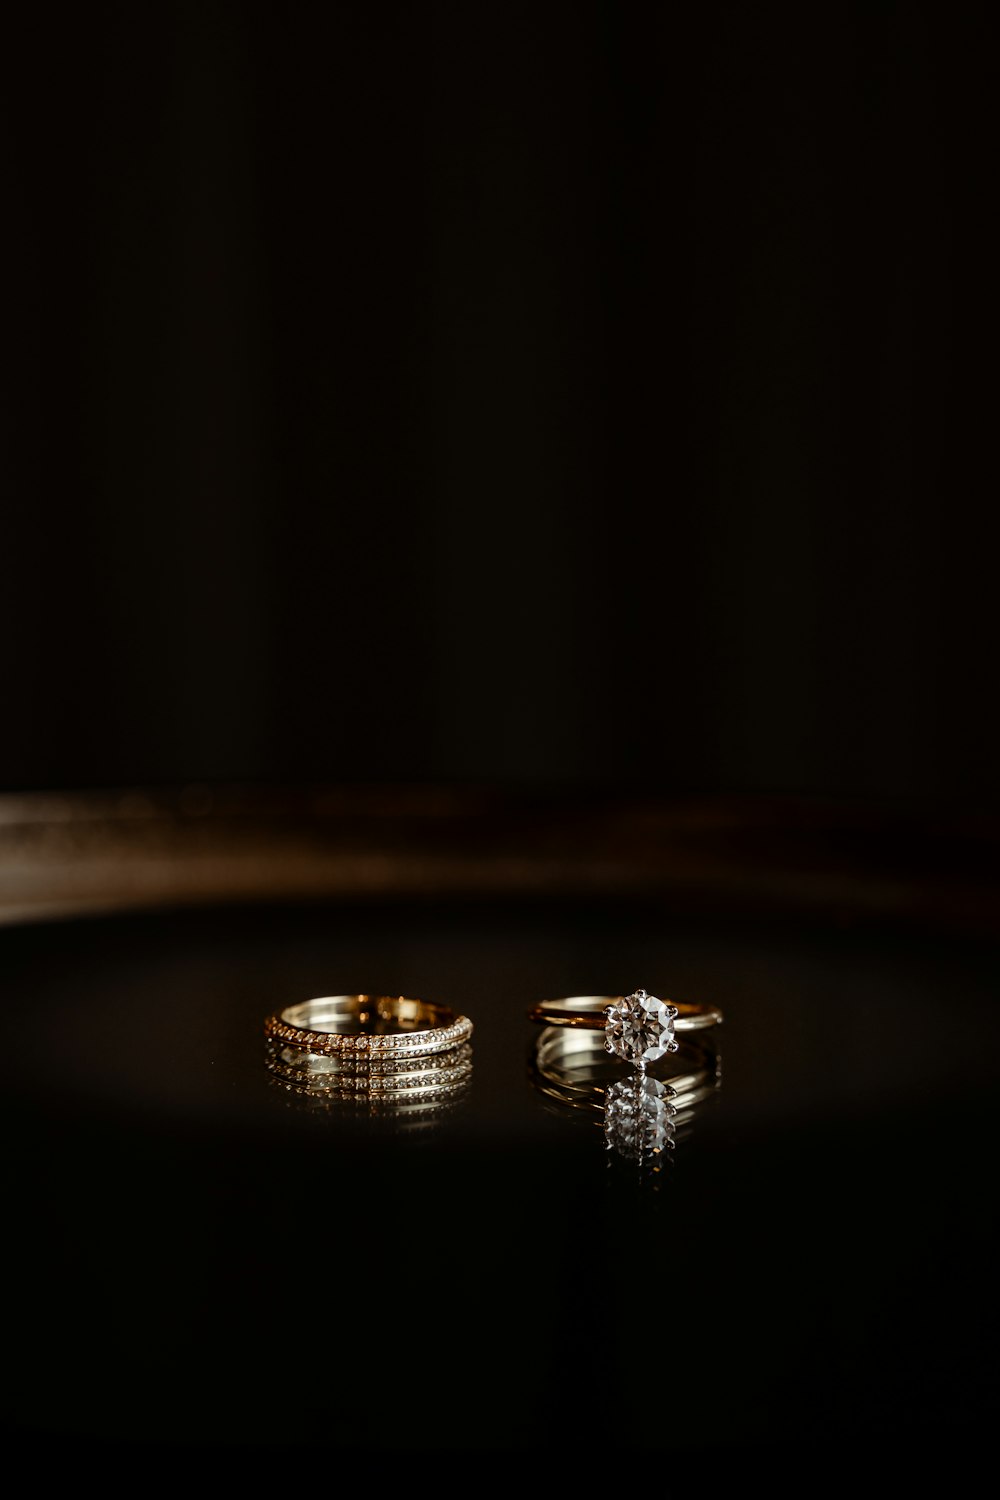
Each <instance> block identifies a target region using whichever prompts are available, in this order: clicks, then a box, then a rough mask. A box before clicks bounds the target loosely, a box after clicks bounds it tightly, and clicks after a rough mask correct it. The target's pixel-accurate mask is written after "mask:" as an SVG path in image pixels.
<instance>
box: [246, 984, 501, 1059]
mask: <svg viewBox="0 0 1000 1500" xmlns="http://www.w3.org/2000/svg"><path fill="white" fill-rule="evenodd" d="M264 1035H265V1037H266V1038H267V1039H268V1040H270V1041H273V1042H277V1043H281V1044H283V1045H285V1046H288V1047H296V1048H300V1049H301V1050H303V1051H305V1052H309V1053H314V1054H317V1055H321V1056H325V1057H332V1058H336V1059H338V1060H339V1061H343V1062H347V1061H352V1062H355V1063H357V1062H359V1061H361V1060H364V1061H366V1062H367V1061H368V1060H369V1059H370V1060H372V1061H373V1062H374V1061H377V1060H386V1059H391V1060H392V1061H393V1062H396V1061H399V1060H402V1059H406V1058H413V1057H428V1056H431V1055H433V1054H435V1053H438V1052H448V1051H450V1050H451V1048H453V1047H458V1046H461V1045H462V1044H463V1043H464V1042H468V1041H469V1039H470V1037H471V1036H472V1022H471V1021H470V1020H469V1018H468V1016H465V1015H461V1014H459V1013H458V1012H456V1011H454V1010H452V1009H451V1008H450V1007H448V1006H445V1005H435V1004H431V1003H430V1002H429V1001H427V1000H413V999H410V998H408V997H407V996H405V995H396V996H391V995H326V996H323V997H322V998H319V999H315V1000H303V1001H299V1002H298V1003H297V1004H294V1005H287V1006H285V1008H284V1010H281V1011H277V1012H275V1013H274V1014H273V1015H270V1016H268V1017H267V1019H266V1020H265V1022H264Z"/></svg>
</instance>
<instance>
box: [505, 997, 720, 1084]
mask: <svg viewBox="0 0 1000 1500" xmlns="http://www.w3.org/2000/svg"><path fill="white" fill-rule="evenodd" d="M528 1019H529V1020H531V1021H537V1022H540V1023H541V1024H542V1025H544V1026H567V1027H582V1028H583V1029H585V1030H588V1031H597V1030H600V1031H603V1032H604V1046H605V1048H606V1049H607V1051H608V1052H610V1053H611V1054H612V1055H613V1056H615V1057H619V1058H621V1059H622V1061H624V1062H630V1063H634V1064H635V1066H636V1067H639V1068H645V1067H646V1066H647V1065H648V1064H649V1063H652V1062H656V1061H657V1060H658V1059H659V1058H661V1057H664V1056H665V1055H666V1054H667V1053H668V1052H676V1050H677V1047H678V1045H679V1044H678V1041H677V1039H676V1036H675V1033H676V1032H688V1031H701V1030H704V1029H705V1028H706V1027H709V1026H718V1025H720V1024H721V1021H722V1012H721V1010H719V1009H718V1008H717V1007H716V1006H714V1005H699V1004H691V1003H689V1002H681V1001H672V1000H661V999H659V998H658V996H656V995H650V994H647V992H646V991H645V990H633V992H632V994H631V995H570V996H568V997H567V998H565V999H562V1000H541V1001H539V1002H538V1003H537V1004H536V1005H533V1006H532V1007H531V1009H530V1010H529V1011H528Z"/></svg>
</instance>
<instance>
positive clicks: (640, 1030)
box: [604, 990, 677, 1068]
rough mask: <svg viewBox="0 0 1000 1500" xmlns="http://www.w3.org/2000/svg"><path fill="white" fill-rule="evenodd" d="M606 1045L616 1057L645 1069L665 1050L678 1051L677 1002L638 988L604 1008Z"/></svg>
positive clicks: (665, 1051)
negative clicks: (662, 998) (667, 1000)
mask: <svg viewBox="0 0 1000 1500" xmlns="http://www.w3.org/2000/svg"><path fill="white" fill-rule="evenodd" d="M604 1014H605V1017H606V1021H605V1027H604V1045H605V1047H606V1048H607V1050H608V1051H609V1052H610V1053H612V1054H613V1055H614V1056H615V1057H620V1058H622V1059H623V1060H624V1061H625V1062H630V1063H635V1064H636V1065H637V1066H638V1067H640V1068H644V1067H645V1066H646V1064H647V1063H650V1062H655V1061H656V1059H657V1058H658V1057H663V1055H664V1053H667V1052H676V1051H677V1043H676V1041H675V1040H674V1017H675V1016H676V1015H677V1007H676V1005H668V1004H667V1003H666V1002H665V1001H663V1000H658V999H657V998H656V996H655V995H647V994H646V991H645V990H636V991H635V993H634V994H631V995H625V996H623V997H622V998H621V999H618V1000H615V1001H614V1002H613V1003H612V1004H611V1005H608V1006H606V1007H605V1010H604Z"/></svg>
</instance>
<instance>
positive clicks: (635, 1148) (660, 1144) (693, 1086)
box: [529, 1026, 722, 1175]
mask: <svg viewBox="0 0 1000 1500" xmlns="http://www.w3.org/2000/svg"><path fill="white" fill-rule="evenodd" d="M529 1076H530V1078H531V1081H532V1083H533V1084H534V1086H535V1088H536V1089H537V1090H538V1091H539V1093H540V1094H541V1095H542V1096H543V1099H544V1100H545V1102H546V1104H547V1106H548V1107H550V1108H554V1109H555V1110H556V1111H557V1112H558V1113H561V1114H567V1115H570V1116H572V1117H573V1118H574V1119H577V1120H579V1121H581V1122H585V1123H590V1124H596V1125H598V1126H600V1128H601V1130H602V1131H603V1134H604V1142H605V1147H606V1149H607V1151H608V1153H609V1158H610V1159H611V1160H612V1161H614V1162H623V1163H628V1164H631V1165H632V1166H635V1167H638V1168H640V1169H641V1170H642V1172H644V1173H651V1174H653V1175H655V1174H657V1173H659V1172H660V1171H661V1170H662V1169H663V1168H664V1167H665V1166H666V1165H667V1163H668V1162H669V1161H670V1159H671V1156H672V1153H673V1149H674V1146H675V1144H677V1143H679V1142H680V1141H682V1140H683V1139H685V1137H686V1136H687V1135H688V1134H690V1131H691V1128H692V1126H693V1123H694V1119H695V1114H696V1112H697V1111H698V1110H699V1108H701V1107H702V1106H703V1105H705V1104H706V1103H707V1102H708V1101H709V1100H710V1099H712V1098H714V1097H715V1096H716V1095H717V1094H718V1092H719V1090H720V1088H721V1086H722V1059H721V1056H720V1054H719V1051H718V1048H717V1047H716V1046H714V1045H712V1044H710V1043H707V1042H705V1041H702V1040H690V1041H688V1040H685V1041H684V1042H683V1043H682V1044H681V1045H680V1046H679V1047H678V1049H677V1051H675V1052H674V1053H672V1055H671V1056H670V1058H669V1060H665V1062H664V1063H663V1064H661V1065H660V1066H659V1067H656V1066H652V1067H646V1068H642V1069H638V1070H637V1069H635V1068H633V1067H631V1066H629V1064H628V1063H626V1062H625V1061H624V1060H623V1059H620V1058H616V1057H613V1056H609V1054H608V1051H607V1048H606V1046H605V1043H604V1039H603V1038H602V1037H601V1036H600V1035H595V1034H594V1033H593V1032H586V1031H573V1030H569V1029H567V1028H565V1027H561V1026H550V1027H546V1028H545V1029H544V1030H543V1031H542V1032H541V1033H540V1035H539V1036H538V1038H537V1040H536V1042H535V1044H534V1046H533V1047H532V1049H531V1053H530V1055H529Z"/></svg>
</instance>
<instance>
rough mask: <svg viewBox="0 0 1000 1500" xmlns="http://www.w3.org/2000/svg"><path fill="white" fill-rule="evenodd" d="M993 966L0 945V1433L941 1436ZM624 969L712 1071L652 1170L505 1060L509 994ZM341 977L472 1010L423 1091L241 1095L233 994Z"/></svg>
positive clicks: (711, 945) (270, 924) (86, 942)
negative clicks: (0, 1034)
mask: <svg viewBox="0 0 1000 1500" xmlns="http://www.w3.org/2000/svg"><path fill="white" fill-rule="evenodd" d="M998 967H1000V966H998V963H997V953H996V951H995V948H994V946H993V945H992V944H991V943H990V942H989V941H987V940H986V939H985V938H968V937H966V938H962V939H959V938H957V937H947V936H934V935H932V934H930V933H926V932H925V933H923V934H921V933H914V932H909V933H906V934H902V933H900V932H898V931H895V932H888V931H887V932H882V931H880V930H878V928H877V927H876V926H874V925H871V924H869V925H867V926H865V927H860V926H851V925H834V924H829V925H824V924H823V923H821V922H816V923H814V924H811V925H807V924H805V923H804V922H802V921H801V920H800V921H797V922H791V921H786V920H782V919H781V918H780V917H772V918H765V917H758V918H755V919H753V920H738V919H736V918H735V917H733V916H729V917H727V918H726V919H725V920H723V919H721V918H720V919H718V920H715V919H713V918H712V917H711V916H710V915H709V914H702V915H700V916H697V917H690V916H687V917H685V918H684V919H683V920H681V919H672V918H671V915H670V913H669V911H665V910H664V909H663V907H662V905H661V906H659V907H658V906H656V905H654V904H649V905H646V904H644V903H642V902H636V901H630V902H629V903H627V904H626V903H622V904H617V905H616V904H615V903H613V902H608V901H596V900H595V901H594V902H593V903H590V904H588V903H586V902H575V903H572V904H569V903H567V904H563V903H560V902H558V901H555V900H552V901H547V902H538V901H536V902H533V903H529V902H523V903H522V902H517V901H513V900H508V901H505V902H492V903H490V902H476V901H466V902H462V901H457V900H454V901H440V902H429V903H419V902H416V903H415V902H377V901H370V902H367V903H361V904H358V905H352V904H351V903H349V902H337V903H330V904H311V905H310V904H307V905H303V906H284V907H282V906H264V907H257V908H253V909H244V908H240V907H237V906H233V907H224V908H221V909H216V910H212V911H207V910H201V911H199V910H192V911H188V912H174V913H162V914H157V913H148V914H144V915H140V914H135V915H131V916H128V917H113V916H108V917H103V918H91V919H79V920H76V921H66V922H62V923H57V922H52V923H38V924H32V925H27V926H23V927H17V926H10V927H7V928H6V929H4V930H2V931H0V985H2V994H3V1005H4V1028H5V1040H6V1045H5V1047H4V1049H3V1053H2V1071H3V1085H4V1086H3V1111H4V1127H5V1128H4V1140H5V1142H6V1146H7V1150H6V1153H5V1156H6V1168H5V1196H6V1201H7V1209H8V1213H7V1226H8V1227H7V1232H6V1238H5V1259H6V1277H5V1285H6V1287H7V1289H8V1307H7V1311H6V1329H5V1333H6V1337H5V1345H6V1359H5V1361H4V1390H3V1398H2V1399H3V1409H4V1426H5V1429H6V1435H7V1437H8V1440H9V1442H11V1443H15V1444H20V1443H24V1444H25V1445H27V1446H29V1447H31V1446H33V1445H35V1444H37V1443H38V1441H39V1440H40V1439H44V1442H45V1444H46V1451H47V1452H48V1453H50V1454H51V1453H57V1454H58V1453H66V1454H67V1455H72V1454H73V1453H74V1452H75V1451H76V1449H77V1448H78V1447H79V1448H81V1449H82V1450H83V1451H91V1450H92V1449H93V1448H94V1446H95V1445H97V1446H98V1447H100V1446H103V1445H108V1446H114V1447H121V1446H122V1445H125V1446H126V1447H127V1446H128V1445H131V1444H135V1443H140V1444H144V1445H147V1444H154V1445H156V1446H160V1445H169V1447H170V1448H171V1449H181V1450H185V1449H186V1448H187V1447H189V1446H191V1445H193V1446H194V1447H196V1448H199V1447H200V1448H204V1447H205V1446H206V1445H207V1446H210V1447H212V1448H213V1449H215V1448H221V1449H222V1450H223V1451H226V1452H229V1453H231V1454H236V1453H252V1452H258V1451H259V1452H261V1453H264V1452H266V1451H270V1450H271V1449H272V1448H275V1449H276V1450H277V1451H278V1452H284V1450H285V1448H286V1446H287V1445H294V1444H296V1443H300V1442H304V1443H306V1444H307V1445H319V1446H322V1445H326V1444H335V1445H337V1448H338V1450H340V1451H345V1450H346V1451H353V1450H355V1449H357V1450H359V1451H360V1450H362V1449H363V1450H365V1451H369V1452H371V1451H379V1450H386V1451H388V1450H392V1451H395V1450H399V1451H400V1452H401V1453H402V1452H404V1451H406V1452H413V1451H445V1450H449V1451H451V1450H454V1451H459V1452H461V1451H476V1450H487V1449H494V1448H495V1449H539V1450H541V1449H543V1448H545V1447H546V1446H547V1445H548V1444H549V1443H551V1441H552V1431H553V1424H555V1427H556V1430H564V1431H565V1432H567V1433H569V1432H572V1433H573V1434H575V1435H577V1436H584V1435H586V1433H587V1432H588V1431H589V1430H590V1429H592V1428H596V1434H595V1436H596V1438H599V1439H601V1441H603V1438H601V1434H602V1432H603V1431H604V1430H605V1428H606V1426H607V1424H608V1423H609V1422H612V1425H613V1413H614V1412H615V1411H618V1412H619V1413H621V1412H622V1411H623V1410H627V1409H631V1408H633V1407H634V1408H635V1413H636V1419H635V1420H632V1419H630V1420H629V1424H628V1425H629V1436H628V1444H629V1446H630V1448H631V1449H632V1450H633V1451H634V1450H635V1449H636V1448H640V1449H643V1448H649V1449H654V1448H658V1447H660V1446H661V1445H662V1444H663V1442H664V1435H665V1433H669V1443H670V1450H671V1453H673V1454H674V1455H675V1457H677V1458H678V1460H681V1459H683V1457H684V1456H685V1455H687V1456H690V1457H692V1458H695V1459H698V1458H700V1457H701V1456H706V1455H711V1456H712V1457H713V1458H714V1459H716V1460H718V1461H720V1462H721V1461H723V1460H724V1459H725V1458H726V1457H732V1456H733V1455H734V1454H741V1453H750V1454H755V1453H765V1454H766V1453H770V1452H779V1451H781V1452H785V1451H790V1452H797V1451H798V1449H799V1447H800V1445H802V1446H804V1449H805V1451H807V1452H808V1453H809V1454H811V1455H813V1456H822V1455H824V1454H830V1455H831V1456H833V1455H834V1454H836V1455H840V1456H844V1454H845V1453H846V1452H847V1451H849V1450H850V1451H855V1450H857V1447H858V1445H860V1444H863V1443H877V1444H879V1445H881V1446H885V1447H886V1448H887V1449H892V1448H893V1447H894V1446H896V1445H902V1446H903V1449H904V1450H905V1451H906V1452H908V1453H910V1454H911V1456H912V1455H913V1454H914V1453H916V1452H917V1451H919V1450H921V1449H924V1448H926V1445H927V1443H928V1441H933V1442H935V1443H940V1444H944V1445H948V1444H952V1443H956V1444H957V1443H961V1444H964V1445H965V1448H964V1451H968V1444H969V1443H970V1442H971V1441H975V1440H977V1439H978V1438H979V1437H980V1436H981V1435H982V1434H983V1433H984V1432H986V1431H988V1430H989V1425H990V1419H991V1414H992V1400H993V1393H992V1381H991V1376H990V1373H989V1372H990V1370H991V1367H992V1364H991V1356H990V1352H989V1351H990V1346H991V1341H992V1339H993V1338H994V1337H995V1335H996V1332H997V1326H996V1316H995V1306H994V1301H993V1295H992V1285H991V1282H992V1277H993V1275H994V1272H995V1260H996V1250H997V1241H996V1237H995V1226H994V1223H993V1217H992V1215H993V1205H994V1198H995V1180H996V1172H995V1162H996V1147H997V1144H998V1132H997V1126H996V1121H995V1092H994V1090H995V1085H996V1082H997V1071H998V1065H997V1055H998V1054H997V1042H998V1040H1000V1027H998V1022H997V1004H996V1003H997V981H998V977H1000V972H998ZM637 985H643V986H645V987H646V988H648V989H649V990H650V991H652V992H653V993H656V994H660V995H662V996H669V997H673V998H689V999H697V1000H706V1001H711V1002H713V1003H716V1004H718V1005H721V1006H722V1007H723V1009H724V1011H725V1017H726V1019H725V1024H724V1027H723V1028H722V1030H721V1033H720V1036H719V1041H720V1046H721V1053H722V1058H723V1072H722V1086H721V1088H720V1089H719V1091H718V1093H717V1095H716V1097H714V1098H713V1099H711V1100H710V1101H709V1102H708V1103H707V1104H705V1105H704V1106H701V1107H699V1108H698V1109H697V1111H695V1112H694V1114H693V1116H692V1118H691V1120H690V1122H689V1123H688V1125H687V1126H686V1127H685V1129H684V1130H679V1131H678V1132H677V1137H676V1139H675V1141H674V1144H673V1146H672V1147H671V1148H670V1150H669V1153H668V1158H669V1159H668V1160H667V1162H666V1164H665V1165H664V1166H663V1167H662V1170H659V1171H657V1172H656V1173H652V1174H651V1173H648V1172H643V1171H641V1170H639V1169H638V1168H635V1167H634V1164H633V1165H630V1164H629V1162H628V1161H627V1160H625V1159H624V1158H623V1157H620V1156H616V1154H615V1153H614V1152H609V1150H608V1149H607V1147H606V1143H605V1139H604V1135H603V1133H602V1130H601V1128H600V1120H599V1118H598V1117H597V1116H596V1115H594V1114H593V1112H591V1113H589V1114H588V1113H587V1112H585V1111H580V1110H576V1111H574V1110H572V1109H567V1108H560V1107H559V1106H558V1105H557V1104H555V1103H554V1102H553V1101H552V1100H551V1099H547V1098H546V1097H545V1096H544V1095H543V1094H542V1093H541V1092H540V1091H539V1089H538V1088H537V1087H536V1086H535V1084H534V1083H533V1082H532V1077H531V1073H530V1069H529V1060H530V1051H531V1047H532V1045H533V1043H534V1042H535V1040H536V1039H537V1029H536V1028H533V1027H532V1026H531V1025H530V1024H529V1023H528V1022H527V1020H526V1018H525V1011H526V1008H527V1006H528V1005H529V1004H530V1003H531V1002H532V1001H534V1000H536V999H538V998H541V997H543V996H556V995H563V994H577V993H616V992H621V991H622V990H624V989H631V988H634V987H636V986H637ZM356 990H357V991H369V992H371V991H376V990H377V991H379V992H384V993H397V992H402V993H407V994H412V995H417V996H420V997H422V998H424V999H433V1000H437V1001H440V1002H442V1003H444V1004H446V1005H451V1006H453V1007H456V1008H458V1009H460V1010H464V1011H465V1012H466V1013H467V1014H469V1015H470V1016H471V1017H472V1018H473V1020H474V1022H475V1026H476V1030H475V1035H474V1038H473V1046H474V1059H473V1072H472V1077H471V1086H470V1087H469V1089H468V1092H467V1093H466V1094H465V1095H464V1096H463V1097H462V1098H461V1099H460V1100H459V1101H458V1103H457V1104H456V1105H455V1107H454V1108H452V1109H450V1110H443V1111H441V1112H440V1114H439V1115H437V1116H436V1117H434V1118H430V1117H426V1118H424V1119H423V1120H422V1121H420V1122H419V1128H415V1127H414V1123H413V1120H412V1119H410V1120H409V1121H406V1120H402V1119H398V1118H397V1119H394V1118H393V1116H392V1114H391V1112H390V1113H385V1112H383V1113H381V1114H380V1115H378V1116H377V1117H376V1116H375V1115H370V1114H369V1113H368V1112H367V1111H366V1110H364V1109H360V1108H356V1109H350V1108H348V1109H338V1108H336V1107H335V1106H334V1105H332V1104H326V1105H320V1106H319V1107H317V1105H316V1101H313V1100H309V1099H303V1098H300V1097H298V1096H296V1095H293V1094H290V1093H288V1092H287V1091H285V1090H282V1089H281V1088H279V1087H275V1086H274V1083H273V1080H272V1079H271V1078H270V1076H269V1074H268V1073H267V1071H266V1070H265V1068H264V1066H263V1038H262V1033H261V1023H262V1020H263V1018H264V1016H265V1014H266V1013H267V1012H268V1011H270V1010H271V1009H273V1008H274V1007H275V1005H276V1003H279V1002H280V1003H282V1004H285V1003H290V1002H291V1001H293V1000H297V999H304V998H308V997H310V996H313V995H319V994H324V993H342V992H348V991H356ZM640 1413H641V1415H639V1414H640ZM914 1444H917V1447H913V1445H914ZM845 1445H847V1446H846V1448H845Z"/></svg>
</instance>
